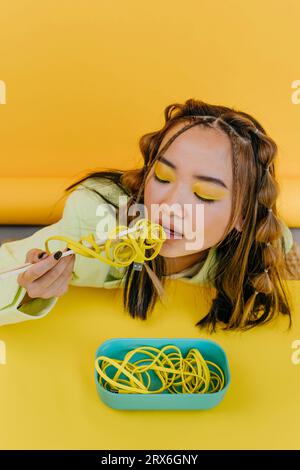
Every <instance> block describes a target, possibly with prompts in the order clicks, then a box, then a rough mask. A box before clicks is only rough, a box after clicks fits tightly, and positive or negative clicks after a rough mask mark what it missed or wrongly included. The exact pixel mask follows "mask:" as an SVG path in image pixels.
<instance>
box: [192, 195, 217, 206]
mask: <svg viewBox="0 0 300 470" xmlns="http://www.w3.org/2000/svg"><path fill="white" fill-rule="evenodd" d="M194 195H195V196H196V197H197V198H198V199H200V201H203V202H208V203H209V204H210V203H212V202H215V199H206V198H205V197H201V196H199V195H198V194H196V193H194Z"/></svg>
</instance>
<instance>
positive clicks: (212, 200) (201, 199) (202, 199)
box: [154, 173, 215, 204]
mask: <svg viewBox="0 0 300 470" xmlns="http://www.w3.org/2000/svg"><path fill="white" fill-rule="evenodd" d="M154 178H155V179H156V181H158V182H159V183H163V184H167V183H170V181H164V180H161V179H160V178H159V177H158V176H156V174H155V173H154ZM193 194H194V195H195V196H196V198H198V199H200V201H202V202H207V203H208V204H211V203H212V202H215V200H214V199H205V198H203V197H201V196H198V194H196V193H193Z"/></svg>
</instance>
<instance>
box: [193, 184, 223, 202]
mask: <svg viewBox="0 0 300 470" xmlns="http://www.w3.org/2000/svg"><path fill="white" fill-rule="evenodd" d="M192 189H193V193H196V194H197V195H198V196H200V197H202V198H204V199H214V200H218V199H222V198H223V197H224V196H226V195H227V193H228V189H226V188H219V187H216V185H214V184H212V183H206V182H200V181H199V182H197V183H194V184H193V187H192Z"/></svg>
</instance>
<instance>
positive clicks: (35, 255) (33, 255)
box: [25, 248, 49, 263]
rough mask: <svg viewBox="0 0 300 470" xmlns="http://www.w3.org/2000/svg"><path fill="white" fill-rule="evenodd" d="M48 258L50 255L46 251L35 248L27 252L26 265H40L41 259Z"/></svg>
mask: <svg viewBox="0 0 300 470" xmlns="http://www.w3.org/2000/svg"><path fill="white" fill-rule="evenodd" d="M47 256H49V254H48V253H47V252H46V251H44V250H40V249H38V248H33V249H32V250H29V251H28V252H27V254H26V260H25V261H26V263H38V262H39V261H41V259H45V258H46V257H47Z"/></svg>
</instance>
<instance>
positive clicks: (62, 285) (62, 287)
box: [29, 269, 72, 299]
mask: <svg viewBox="0 0 300 470" xmlns="http://www.w3.org/2000/svg"><path fill="white" fill-rule="evenodd" d="M45 276H47V274H45ZM71 277H72V271H71V269H68V270H67V269H65V270H64V271H63V272H62V273H61V274H60V276H59V277H58V278H56V279H55V281H53V282H52V284H51V285H49V286H48V287H47V288H45V289H42V288H41V286H40V283H41V280H36V281H35V282H34V283H33V284H32V285H31V286H30V292H31V294H32V295H30V294H29V295H30V296H33V297H40V298H42V299H49V298H50V297H59V296H61V295H63V294H65V293H66V292H67V290H68V287H69V282H70V279H71ZM35 284H36V287H35ZM41 291H42V292H43V293H42V294H35V292H37V293H38V292H41Z"/></svg>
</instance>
